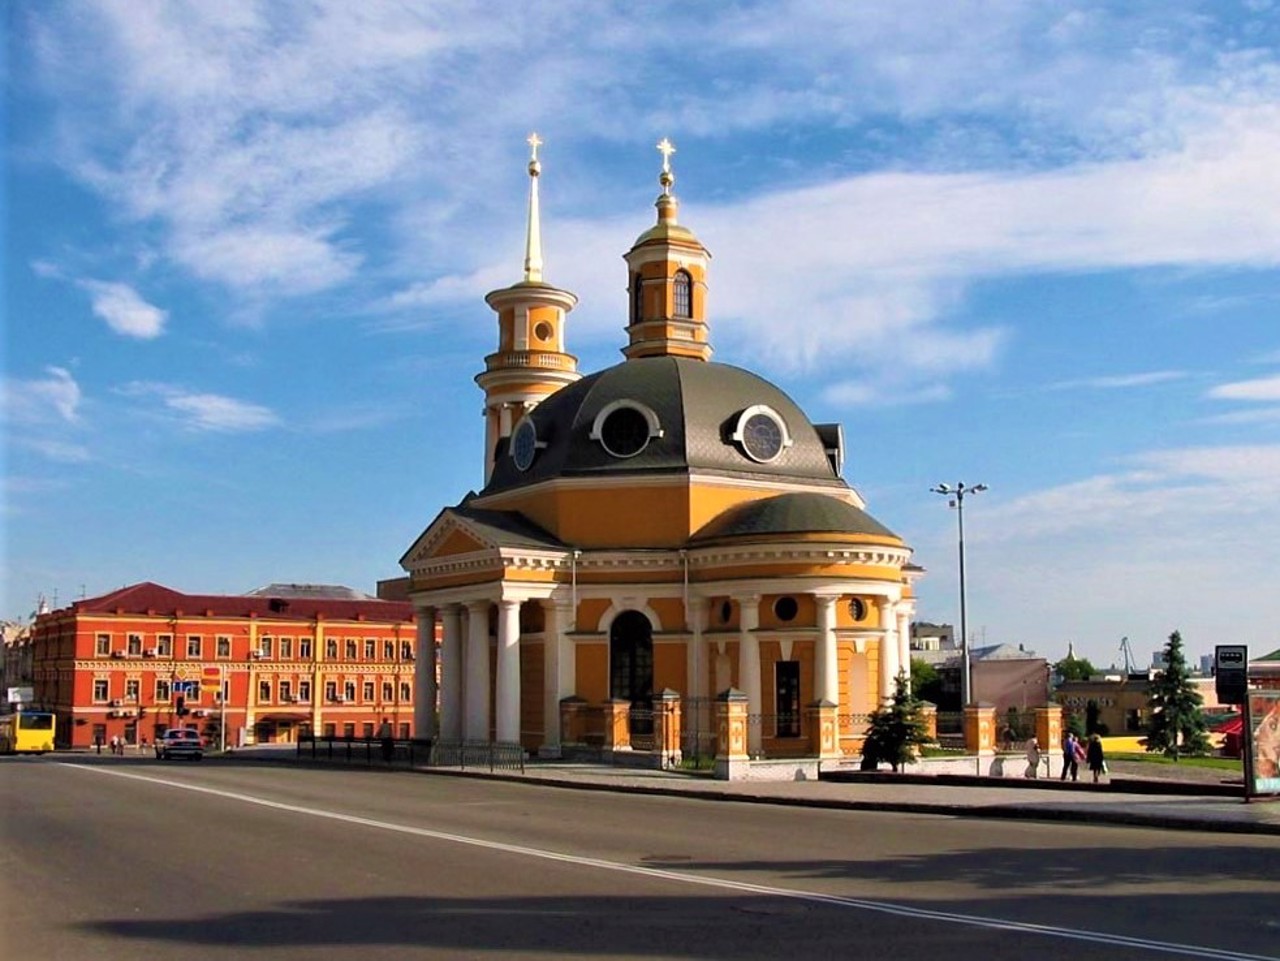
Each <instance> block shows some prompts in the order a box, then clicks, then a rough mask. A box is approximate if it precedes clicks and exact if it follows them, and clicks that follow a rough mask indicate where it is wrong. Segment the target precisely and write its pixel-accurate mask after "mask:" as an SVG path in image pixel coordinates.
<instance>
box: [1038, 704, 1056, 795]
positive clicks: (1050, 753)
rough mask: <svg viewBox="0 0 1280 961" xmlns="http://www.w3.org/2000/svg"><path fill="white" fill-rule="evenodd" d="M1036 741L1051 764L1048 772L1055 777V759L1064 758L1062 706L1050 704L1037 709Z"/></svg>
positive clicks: (1043, 755) (1042, 754)
mask: <svg viewBox="0 0 1280 961" xmlns="http://www.w3.org/2000/svg"><path fill="white" fill-rule="evenodd" d="M1036 740H1037V741H1038V742H1039V743H1040V754H1041V756H1042V757H1044V758H1045V759H1046V760H1047V761H1048V764H1049V770H1048V771H1047V772H1046V773H1047V774H1048V776H1049V777H1052V776H1053V759H1054V758H1055V757H1058V758H1060V757H1061V756H1062V705H1061V704H1048V705H1046V706H1044V707H1038V708H1036Z"/></svg>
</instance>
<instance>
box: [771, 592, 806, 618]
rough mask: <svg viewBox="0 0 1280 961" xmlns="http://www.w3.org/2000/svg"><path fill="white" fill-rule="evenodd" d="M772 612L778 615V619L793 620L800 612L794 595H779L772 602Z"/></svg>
mask: <svg viewBox="0 0 1280 961" xmlns="http://www.w3.org/2000/svg"><path fill="white" fill-rule="evenodd" d="M773 613H775V614H776V615H778V620H780V621H794V620H795V619H796V615H797V614H798V613H800V605H799V604H797V603H796V599H795V598H794V597H779V598H778V599H777V600H776V601H774V602H773Z"/></svg>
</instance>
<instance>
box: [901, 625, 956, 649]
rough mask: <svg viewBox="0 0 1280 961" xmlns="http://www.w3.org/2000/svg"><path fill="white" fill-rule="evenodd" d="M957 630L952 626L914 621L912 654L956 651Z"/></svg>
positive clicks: (912, 626)
mask: <svg viewBox="0 0 1280 961" xmlns="http://www.w3.org/2000/svg"><path fill="white" fill-rule="evenodd" d="M955 650H956V639H955V629H954V628H953V627H952V626H951V625H950V624H930V623H929V622H928V621H914V622H913V623H912V624H911V653H912V656H913V657H914V656H915V655H916V652H921V653H926V652H933V651H955Z"/></svg>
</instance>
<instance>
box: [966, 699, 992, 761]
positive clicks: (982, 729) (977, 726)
mask: <svg viewBox="0 0 1280 961" xmlns="http://www.w3.org/2000/svg"><path fill="white" fill-rule="evenodd" d="M995 747H996V709H995V707H994V706H993V705H991V704H966V705H965V706H964V749H965V750H966V751H968V752H971V753H972V754H974V755H975V757H974V760H975V763H976V772H977V773H978V774H981V773H982V759H983V757H989V756H990V755H992V754H994V753H995Z"/></svg>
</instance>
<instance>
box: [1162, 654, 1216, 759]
mask: <svg viewBox="0 0 1280 961" xmlns="http://www.w3.org/2000/svg"><path fill="white" fill-rule="evenodd" d="M1164 658H1165V668H1164V670H1163V671H1161V672H1160V673H1158V674H1157V675H1156V676H1155V678H1154V679H1153V680H1152V681H1151V685H1150V688H1149V689H1148V693H1147V707H1148V711H1149V717H1150V719H1149V720H1148V721H1147V750H1148V751H1150V752H1153V753H1154V752H1156V751H1160V752H1162V753H1164V754H1165V755H1166V756H1167V757H1171V758H1173V759H1174V760H1175V761H1176V760H1178V757H1179V755H1182V754H1208V753H1209V737H1208V735H1207V734H1206V733H1205V723H1204V715H1203V714H1202V713H1201V707H1202V706H1203V704H1204V701H1203V699H1202V698H1201V697H1200V692H1199V691H1197V690H1196V689H1195V687H1193V686H1192V684H1191V672H1190V671H1189V670H1187V661H1186V658H1184V657H1183V655H1182V635H1181V634H1179V633H1178V632H1177V631H1174V632H1173V633H1172V634H1170V635H1169V643H1168V644H1167V645H1166V646H1165V649H1164Z"/></svg>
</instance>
